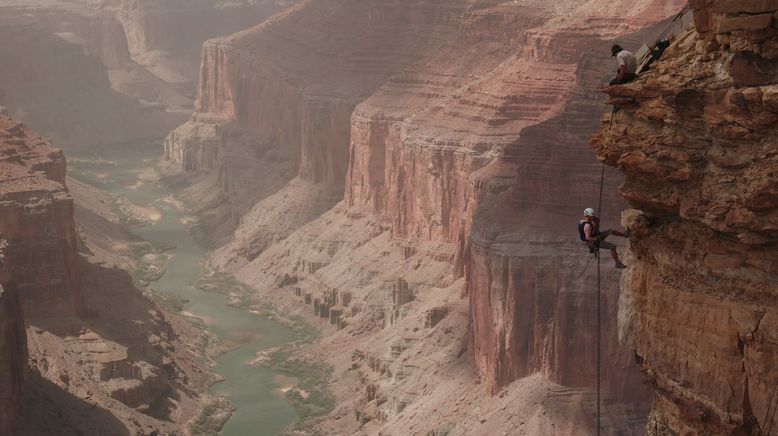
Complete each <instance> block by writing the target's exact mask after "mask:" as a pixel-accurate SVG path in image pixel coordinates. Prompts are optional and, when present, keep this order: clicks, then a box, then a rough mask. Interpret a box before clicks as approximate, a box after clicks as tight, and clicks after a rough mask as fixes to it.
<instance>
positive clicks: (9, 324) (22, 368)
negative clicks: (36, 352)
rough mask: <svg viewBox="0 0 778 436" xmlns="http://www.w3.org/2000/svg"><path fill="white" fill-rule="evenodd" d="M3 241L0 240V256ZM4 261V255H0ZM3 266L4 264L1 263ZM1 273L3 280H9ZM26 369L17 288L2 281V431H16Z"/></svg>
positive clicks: (0, 431)
mask: <svg viewBox="0 0 778 436" xmlns="http://www.w3.org/2000/svg"><path fill="white" fill-rule="evenodd" d="M4 244H5V243H4V241H2V240H0V257H2V256H3V248H2V246H4ZM0 262H2V259H0ZM0 268H3V266H2V264H0ZM3 276H7V274H0V282H2V283H7V281H6V280H5V278H4V277H3ZM26 372H27V334H26V332H25V330H24V318H23V316H22V310H21V308H20V307H19V298H18V296H17V293H16V289H15V288H13V287H9V286H7V285H6V286H5V287H4V286H2V285H0V384H2V385H3V390H2V392H0V434H4V435H13V434H15V431H16V421H17V420H18V419H19V415H20V414H21V411H22V407H21V406H22V389H23V386H24V379H25V377H26Z"/></svg>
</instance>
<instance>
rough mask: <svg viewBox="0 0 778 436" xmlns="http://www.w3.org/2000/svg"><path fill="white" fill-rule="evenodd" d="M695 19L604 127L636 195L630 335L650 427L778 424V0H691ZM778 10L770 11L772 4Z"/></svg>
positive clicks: (608, 153)
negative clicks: (647, 394) (777, 418)
mask: <svg viewBox="0 0 778 436" xmlns="http://www.w3.org/2000/svg"><path fill="white" fill-rule="evenodd" d="M690 5H691V6H692V8H693V9H694V14H695V22H696V31H693V32H690V33H688V34H687V35H685V36H684V37H683V38H682V39H681V40H680V41H678V42H677V43H676V44H674V45H673V46H672V47H671V48H670V49H669V51H668V52H667V53H666V54H665V56H664V57H663V59H662V60H661V61H660V63H659V64H658V65H657V66H656V68H655V69H654V71H653V72H651V73H650V74H647V75H645V76H644V77H642V78H640V79H639V80H638V81H636V82H634V83H633V84H629V85H624V86H616V87H611V88H610V89H608V91H607V92H608V93H609V94H610V95H611V97H612V98H621V99H624V101H625V104H624V105H623V108H622V111H621V114H620V115H617V116H616V119H615V120H614V123H613V127H612V128H611V129H610V130H607V129H603V130H602V131H601V132H600V134H599V135H598V136H596V137H595V138H594V140H593V145H594V148H595V149H596V151H597V152H598V154H599V155H600V157H601V158H602V159H605V161H606V162H607V163H608V164H609V165H612V166H616V167H618V168H619V169H620V170H621V171H622V172H623V173H624V174H625V175H626V182H625V183H624V185H623V186H622V187H621V193H622V195H623V196H624V198H625V199H626V200H627V201H628V202H629V203H630V206H631V207H632V208H633V209H632V210H629V211H628V212H626V213H625V214H624V216H623V221H624V223H625V225H627V226H628V227H630V228H631V229H634V232H633V234H634V236H633V237H632V241H631V246H632V251H633V252H634V255H635V258H636V260H635V263H634V265H633V266H632V267H631V268H630V270H629V272H628V273H627V274H625V276H624V277H623V279H622V292H623V298H622V300H621V307H620V314H619V320H620V323H619V328H620V334H621V336H622V340H623V341H624V342H625V343H626V344H627V345H628V346H630V347H632V348H634V349H635V350H636V352H637V354H638V355H639V356H640V358H641V360H642V364H643V367H644V369H645V372H646V374H647V375H648V377H649V378H650V380H651V382H652V385H653V387H654V399H655V401H654V408H653V412H652V416H651V421H650V422H649V425H648V427H647V431H648V433H649V434H657V435H660V434H661V435H664V434H767V433H768V432H770V430H768V429H770V428H772V431H773V432H774V431H775V428H776V427H775V424H774V423H773V422H772V421H773V417H772V416H771V415H772V413H770V412H769V410H770V408H771V407H774V404H771V403H772V402H773V401H774V400H775V399H774V397H773V393H774V388H775V366H774V362H775V356H776V353H778V348H776V345H775V343H776V342H775V337H776V335H778V331H777V330H776V329H777V327H776V325H777V324H776V322H775V319H776V315H777V314H778V308H777V307H776V303H775V291H776V283H778V257H776V255H775V253H776V240H777V238H778V231H777V229H778V226H777V225H778V191H776V186H778V160H776V144H777V143H778V108H777V107H776V106H775V105H774V103H773V100H774V98H773V95H774V94H775V93H774V92H773V89H774V88H775V87H776V86H778V80H777V79H776V76H775V74H774V72H775V70H776V68H777V67H778V51H776V47H778V22H776V20H775V12H776V10H778V4H776V3H775V2H769V1H764V2H759V1H744V2H734V1H726V0H721V1H719V0H712V1H695V2H690ZM767 16H770V17H773V18H770V19H769V20H768V19H767V18H765V17H767Z"/></svg>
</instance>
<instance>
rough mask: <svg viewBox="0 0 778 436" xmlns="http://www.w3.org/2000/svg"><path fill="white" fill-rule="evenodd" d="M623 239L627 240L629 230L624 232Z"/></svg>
mask: <svg viewBox="0 0 778 436" xmlns="http://www.w3.org/2000/svg"><path fill="white" fill-rule="evenodd" d="M624 237H625V238H629V229H627V230H624Z"/></svg>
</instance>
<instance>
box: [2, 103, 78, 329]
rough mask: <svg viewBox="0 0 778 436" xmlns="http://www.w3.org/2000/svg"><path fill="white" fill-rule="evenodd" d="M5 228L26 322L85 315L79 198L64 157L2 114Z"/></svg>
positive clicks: (8, 257) (7, 259) (8, 266)
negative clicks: (70, 183)
mask: <svg viewBox="0 0 778 436" xmlns="http://www.w3.org/2000/svg"><path fill="white" fill-rule="evenodd" d="M0 166H1V167H2V169H3V171H2V176H0V229H2V237H3V238H4V239H5V240H6V241H7V247H6V248H5V260H4V262H3V263H4V268H5V271H6V272H8V274H9V279H10V280H13V281H15V282H16V285H17V286H18V294H19V295H18V297H19V299H20V301H21V303H22V307H23V308H24V311H25V317H27V318H33V317H49V316H53V315H73V314H76V315H83V313H84V306H83V296H82V293H81V276H80V273H79V265H78V257H77V256H78V255H77V247H76V245H77V240H76V227H75V220H74V218H73V199H72V198H71V196H70V194H69V193H68V191H67V188H65V158H64V156H63V155H62V152H61V151H60V150H58V149H56V148H54V147H52V146H51V144H50V143H49V142H48V141H46V140H45V139H43V138H41V137H40V136H38V135H37V134H35V133H33V132H31V131H30V130H29V129H28V128H27V127H26V126H25V125H23V124H21V123H18V122H16V121H14V120H12V119H11V118H9V117H7V116H5V115H0Z"/></svg>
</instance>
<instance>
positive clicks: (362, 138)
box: [165, 0, 683, 434]
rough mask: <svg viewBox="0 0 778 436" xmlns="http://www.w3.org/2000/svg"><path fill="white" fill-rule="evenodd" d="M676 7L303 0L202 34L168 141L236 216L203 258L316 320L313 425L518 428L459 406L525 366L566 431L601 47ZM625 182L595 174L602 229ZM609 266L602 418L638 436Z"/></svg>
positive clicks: (578, 336) (585, 338) (583, 414)
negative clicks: (190, 111)
mask: <svg viewBox="0 0 778 436" xmlns="http://www.w3.org/2000/svg"><path fill="white" fill-rule="evenodd" d="M682 6H683V2H682V1H680V0H679V1H651V2H643V3H640V4H637V5H635V4H633V2H626V1H625V2H618V3H617V4H613V3H608V4H606V3H604V2H600V1H588V2H584V3H581V2H563V3H561V4H555V5H543V4H539V3H538V2H529V1H527V2H507V1H498V0H494V1H487V2H470V1H461V2H440V1H424V2H408V1H399V0H398V1H393V2H359V3H356V2H349V1H334V0H333V1H319V2H312V1H309V2H301V3H299V4H298V5H296V6H294V7H292V8H291V9H290V10H289V11H287V12H285V13H283V14H280V15H278V16H276V17H274V18H273V19H271V20H269V21H268V22H266V23H263V24H262V25H260V26H258V27H256V28H254V29H249V30H246V31H244V32H241V33H239V34H236V35H234V36H231V37H228V38H221V39H218V40H212V41H209V42H208V43H206V46H205V47H204V50H203V64H202V71H201V81H200V89H199V96H198V102H197V105H196V107H197V111H196V112H195V114H194V116H193V118H192V120H191V121H190V122H189V123H187V124H185V125H184V126H182V127H180V128H179V129H177V130H176V131H175V132H173V134H171V135H170V136H169V137H168V139H167V141H166V145H165V151H166V157H167V159H168V160H169V161H170V162H171V163H172V164H173V165H174V166H177V167H178V168H179V169H184V170H186V171H187V173H188V174H190V175H192V176H194V177H196V179H197V178H198V177H199V178H201V180H205V181H207V180H210V182H209V183H211V185H206V184H205V183H206V182H204V181H201V182H199V183H198V185H197V186H195V187H194V188H193V189H192V191H191V194H190V195H192V196H193V198H197V195H198V194H197V192H196V191H197V190H198V189H199V190H203V191H205V189H203V188H204V187H205V186H210V187H213V186H218V187H219V189H220V190H221V192H223V194H222V195H221V196H220V198H219V199H218V200H217V199H212V202H213V204H215V205H217V206H218V208H224V207H225V205H228V207H229V208H231V209H230V211H229V212H227V213H224V212H222V213H212V215H211V218H212V222H211V223H210V225H211V226H213V227H212V228H214V227H216V225H217V221H220V222H222V223H223V222H224V221H225V217H228V218H227V221H230V222H231V223H234V225H235V226H236V228H237V229H236V230H235V231H234V232H233V233H232V235H230V236H228V237H226V238H225V240H226V244H224V245H223V246H221V247H220V248H218V249H217V250H216V251H215V253H214V254H213V257H212V261H211V264H212V266H214V267H216V268H225V269H227V270H228V271H230V272H234V273H235V274H236V275H237V276H238V278H240V279H241V280H243V281H244V282H245V283H247V284H249V285H251V286H252V287H254V289H255V290H256V297H257V301H255V303H256V304H258V305H259V304H260V301H261V302H265V301H272V302H273V303H274V304H276V305H278V306H280V307H282V308H284V310H288V311H290V312H292V313H295V314H301V315H303V316H306V317H308V318H309V319H311V320H317V321H316V322H317V325H319V326H320V327H321V328H322V329H323V330H324V332H325V338H324V339H323V340H322V342H321V344H320V345H317V346H316V347H314V349H315V351H314V354H315V353H319V354H317V355H318V356H320V357H321V358H322V359H325V358H326V359H327V361H328V362H330V363H332V364H333V366H334V367H335V374H334V376H333V379H334V380H335V381H334V382H333V385H334V386H335V388H334V389H335V391H336V395H338V398H339V400H342V403H339V405H338V406H337V407H336V409H335V411H333V412H332V414H331V415H330V416H329V417H328V419H325V420H324V421H323V423H322V424H321V428H320V429H322V430H323V431H324V430H326V429H332V428H334V427H328V426H334V425H336V423H337V424H340V425H353V426H354V427H353V428H354V429H360V428H362V429H363V431H366V432H368V433H371V432H378V431H396V432H398V433H403V432H406V433H407V432H412V433H415V432H419V431H422V432H424V431H443V430H442V429H444V428H447V426H453V427H452V428H456V431H459V432H464V433H467V432H468V431H470V432H483V431H491V430H493V431H499V430H500V429H503V428H518V426H519V423H520V422H521V421H522V420H523V417H526V416H527V415H521V414H519V415H511V416H510V417H500V414H499V412H496V411H495V412H494V415H489V416H491V417H492V419H491V420H490V422H489V423H484V421H481V418H480V417H479V416H478V412H475V411H474V412H465V411H462V410H461V408H460V406H462V405H463V404H464V403H462V401H465V402H466V401H470V400H472V399H473V397H471V394H470V393H469V392H468V389H469V388H470V387H473V386H474V384H475V383H476V382H477V381H480V382H482V383H480V385H479V386H478V388H477V392H479V393H481V394H485V395H489V394H498V393H499V395H496V397H495V399H494V400H493V401H494V404H493V405H494V406H495V407H497V408H498V409H499V407H502V406H501V405H497V404H501V403H500V401H502V400H500V399H501V398H503V395H505V396H506V398H507V397H510V396H511V395H513V394H514V393H515V394H516V395H520V394H519V393H518V392H519V391H520V390H521V389H528V388H527V386H526V385H522V388H518V387H517V386H519V384H521V383H537V384H536V385H535V386H536V387H537V386H549V387H548V389H550V390H555V389H559V390H558V391H555V392H559V394H558V397H565V396H566V395H569V397H567V398H570V401H569V402H567V401H566V400H559V399H558V397H556V396H555V398H557V399H553V400H549V401H550V402H551V403H553V404H557V405H558V404H562V403H564V406H560V409H557V410H565V413H563V414H562V415H563V417H559V421H558V422H559V423H560V426H562V427H564V426H569V427H565V428H567V429H569V434H575V431H576V430H575V429H584V430H582V431H590V430H593V429H592V427H591V419H590V414H589V412H588V411H586V410H587V407H588V406H586V404H590V402H591V399H590V398H588V397H587V396H588V395H591V392H592V391H591V388H592V387H593V386H594V383H595V382H594V380H595V355H594V350H593V347H594V343H595V339H594V334H595V331H596V324H595V319H596V316H595V314H596V288H595V269H594V263H593V261H592V260H591V258H590V257H589V256H588V255H587V252H586V250H585V248H583V247H581V245H580V243H579V242H578V241H577V239H576V234H575V231H574V230H573V226H574V225H575V223H576V222H577V221H578V219H579V216H580V215H581V211H582V210H583V209H584V208H585V207H588V206H593V205H596V201H597V190H598V186H599V181H600V165H599V164H598V163H597V161H596V160H595V158H594V155H593V153H592V152H591V151H590V150H589V149H587V147H586V145H585V142H586V141H587V140H588V138H589V136H590V135H591V134H592V133H593V132H594V131H595V130H596V128H597V127H598V124H599V121H600V119H601V117H602V114H603V109H604V108H607V106H604V105H603V99H602V97H601V96H599V95H598V90H599V88H601V87H602V85H603V84H604V83H605V82H607V80H608V79H609V71H612V70H613V69H615V64H614V63H613V61H612V60H610V59H609V58H608V53H609V48H610V44H611V43H612V42H613V40H614V39H616V38H618V39H619V41H620V42H622V43H624V44H625V45H627V46H629V47H630V48H632V47H633V46H637V45H638V44H639V43H642V42H643V41H652V40H653V39H654V38H655V37H656V35H658V33H659V32H660V31H661V29H662V26H660V25H659V24H657V23H660V22H661V21H663V20H664V19H665V18H667V17H670V16H672V15H673V14H675V13H677V12H678V11H679V10H680V9H681V7H682ZM325 11H326V13H325ZM406 15H407V16H406ZM410 17H413V18H412V19H411V18H410ZM652 26H653V27H652ZM282 165H287V166H286V167H285V168H284V171H285V172H284V173H283V176H284V177H286V178H285V179H283V178H282V179H281V182H282V183H279V178H278V174H281V166H282ZM289 168H291V169H292V170H293V171H292V172H291V173H290V172H289V171H288V170H289ZM292 177H294V179H293V180H291V181H289V182H288V183H286V185H284V184H283V182H286V181H287V180H290V179H292ZM618 182H619V176H618V175H617V174H615V173H614V172H609V173H608V174H607V175H606V178H605V183H604V188H605V198H604V205H605V209H606V210H605V214H604V215H603V218H604V219H605V221H606V223H608V224H610V225H615V224H616V223H617V218H618V211H619V210H620V209H621V208H622V206H623V203H622V201H621V200H620V199H619V198H618V196H617V193H616V186H617V185H618ZM344 185H345V194H344V197H345V199H344V201H343V202H342V203H338V204H336V205H335V203H336V202H337V199H338V198H340V197H339V195H338V194H339V193H340V192H341V191H340V189H341V188H342V187H343V186H344ZM329 186H332V187H334V191H329V192H334V193H333V195H332V197H331V198H330V199H328V200H327V201H324V202H321V201H318V202H316V204H315V206H313V205H312V203H314V201H313V199H319V198H321V197H322V194H321V193H322V190H323V189H326V188H327V187H329ZM247 191H250V192H247ZM211 192H212V191H211ZM257 201H258V202H257ZM328 202H330V203H328ZM246 203H247V204H246ZM322 203H323V204H322ZM328 204H329V205H328ZM332 205H335V206H334V207H333V208H332V209H330V210H328V211H326V212H324V213H322V212H321V211H319V210H326V209H327V207H330V206H332ZM242 211H243V212H242ZM246 211H247V212H246ZM205 213H206V214H207V213H208V211H207V210H206V212H205ZM279 223H282V224H279ZM206 228H207V226H206ZM219 231H222V232H225V234H229V230H228V231H225V230H224V228H223V227H221V228H219ZM603 268H605V269H604V283H605V286H604V287H603V319H604V320H605V322H604V325H603V358H604V367H603V371H604V373H605V374H607V375H608V376H607V377H606V380H605V383H604V386H605V388H606V398H608V399H609V405H610V406H609V407H616V408H620V409H619V410H618V411H615V409H614V412H613V414H612V415H611V419H612V421H611V422H609V423H607V424H606V426H607V428H608V429H610V430H611V431H613V432H616V433H619V434H630V433H633V432H634V433H639V432H640V427H641V425H642V421H641V419H642V418H641V413H642V412H645V410H646V409H645V408H646V407H647V402H648V400H649V399H650V397H649V395H648V392H647V390H646V388H645V386H643V385H642V383H641V380H642V377H641V375H640V373H639V369H638V367H637V366H636V365H635V364H634V362H633V355H632V353H631V352H629V350H627V349H625V348H623V347H621V346H620V345H619V344H618V340H617V335H616V328H617V325H616V312H617V307H618V300H619V293H618V279H619V274H618V272H617V271H614V270H612V268H611V264H610V263H608V262H606V263H605V265H603ZM330 355H332V356H333V357H325V356H330ZM468 356H469V358H470V359H471V362H470V363H467V359H468ZM473 362H474V363H475V366H476V370H477V371H476V374H473V373H472V370H471V365H472V363H473ZM353 369H357V371H353ZM448 371H452V373H456V374H457V376H456V377H455V378H453V379H452V380H446V379H445V374H446V373H447V372H448ZM538 372H540V373H542V374H543V376H544V378H545V379H544V380H539V379H532V380H529V379H528V381H522V382H517V383H514V384H513V385H511V383H512V382H515V381H516V380H518V379H520V378H522V377H526V376H530V375H532V374H535V373H538ZM552 386H553V387H552ZM473 389H474V390H473V392H476V390H475V389H476V388H474V387H473ZM575 389H579V390H575ZM473 395H475V394H473ZM454 398H456V400H454ZM528 398H529V397H528ZM482 401H483V404H484V405H485V406H484V407H486V405H487V404H491V403H490V401H492V400H483V399H482ZM490 407H491V406H490ZM538 407H540V408H541V409H543V408H544V407H546V405H545V403H544V405H543V406H538ZM549 407H551V406H549ZM455 409H456V410H458V412H456V413H454V411H455ZM527 409H528V410H532V411H533V412H522V413H529V414H532V413H534V411H535V409H533V408H532V407H531V406H527ZM544 410H546V411H548V410H550V409H544ZM541 412H542V411H538V412H537V413H541ZM436 413H438V414H439V417H436V418H435V419H434V420H429V422H422V421H423V420H422V419H421V418H420V417H421V416H427V417H428V416H430V414H436ZM484 413H486V412H484ZM489 413H492V412H489ZM457 414H458V415H459V417H457ZM644 416H645V415H643V417H644ZM343 418H348V419H347V420H345V421H342V420H341V419H343ZM503 419H505V420H507V421H508V422H507V423H506V422H504V421H502V420H503ZM514 419H515V422H514ZM352 420H353V421H352ZM452 420H453V421H454V422H453V423H452V422H451V421H452ZM344 422H347V423H348V424H345V423H344ZM553 422H554V420H552V419H550V418H549V421H545V420H544V419H540V420H539V422H538V423H537V425H538V427H537V429H536V430H537V431H544V430H543V429H546V430H547V429H550V427H546V426H551V424H552V423H553ZM502 425H508V427H501V426H502ZM510 425H515V426H516V427H510ZM533 425H534V424H533ZM348 428H352V427H348ZM420 428H421V429H422V430H420ZM456 431H455V432H454V434H458V433H456ZM528 431H530V430H528ZM567 431H568V430H562V432H563V433H562V434H565V433H564V432H567Z"/></svg>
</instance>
